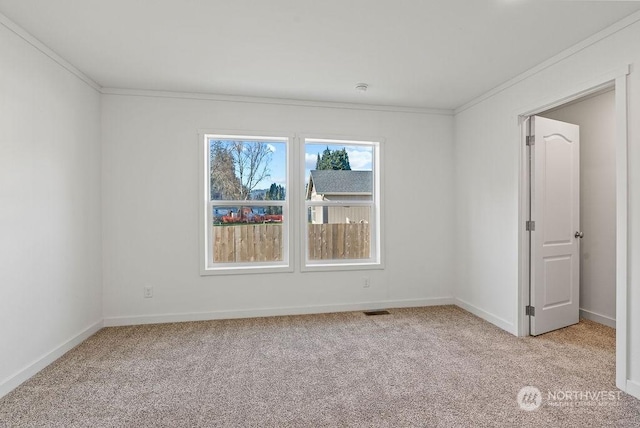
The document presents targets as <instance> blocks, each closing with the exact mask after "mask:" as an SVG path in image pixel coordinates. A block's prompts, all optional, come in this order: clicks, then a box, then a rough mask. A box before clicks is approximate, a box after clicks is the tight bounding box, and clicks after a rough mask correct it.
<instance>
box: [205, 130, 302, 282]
mask: <svg viewBox="0 0 640 428" xmlns="http://www.w3.org/2000/svg"><path fill="white" fill-rule="evenodd" d="M198 135H199V138H198V146H199V150H198V151H199V153H200V162H199V163H200V173H199V177H200V179H199V182H200V195H201V197H200V198H199V199H200V208H199V212H200V228H199V231H200V274H201V275H203V276H205V275H230V274H249V273H254V274H261V273H276V272H293V263H292V262H291V254H292V253H293V251H292V249H293V248H294V247H293V244H292V233H291V230H292V227H291V224H292V221H291V219H292V216H291V210H290V200H291V195H292V194H293V192H294V191H295V189H292V188H291V177H292V174H291V163H292V162H291V159H292V157H291V154H292V146H293V141H294V138H292V137H291V136H286V135H287V134H285V133H278V134H274V133H267V132H233V131H223V132H221V131H212V130H201V131H200V132H199V134H198ZM212 138H215V139H221V140H248V141H264V142H278V143H282V142H284V143H285V146H286V167H285V169H286V174H287V178H286V185H285V189H286V195H285V200H284V201H253V200H248V201H241V200H235V201H234V200H217V201H212V200H211V192H210V185H211V180H210V177H209V172H210V169H209V168H210V166H209V160H210V159H209V150H210V148H209V140H210V139H212ZM214 206H216V207H238V206H253V207H258V206H261V207H267V206H281V207H282V245H283V248H282V255H283V259H282V261H277V262H236V263H214V262H213V255H212V253H211V251H212V249H213V247H212V245H213V237H212V224H213V217H212V216H213V214H212V212H213V207H214Z"/></svg>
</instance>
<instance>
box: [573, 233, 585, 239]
mask: <svg viewBox="0 0 640 428" xmlns="http://www.w3.org/2000/svg"><path fill="white" fill-rule="evenodd" d="M573 236H575V237H576V238H582V237H583V236H584V233H583V232H576V233H575V235H573Z"/></svg>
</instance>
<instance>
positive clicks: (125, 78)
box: [0, 0, 640, 109]
mask: <svg viewBox="0 0 640 428" xmlns="http://www.w3.org/2000/svg"><path fill="white" fill-rule="evenodd" d="M638 10H640V2H638V1H610V0H609V1H593V0H591V1H575V0H564V1H563V0H557V1H554V0H546V1H545V0H430V1H427V0H375V1H372V0H322V1H317V0H269V1H260V0H0V13H2V14H4V15H6V16H7V17H8V18H9V19H11V20H12V21H14V22H15V23H16V24H18V25H19V26H21V27H22V28H24V29H25V30H26V31H27V32H29V33H31V35H33V36H34V37H36V38H37V39H38V40H40V41H41V42H42V43H44V44H45V45H46V46H48V47H49V48H51V49H52V50H53V51H54V52H56V53H57V54H58V55H60V56H61V57H63V58H64V59H66V60H67V61H69V62H70V63H71V64H73V65H74V66H75V67H77V68H78V69H80V70H81V71H82V72H84V73H85V74H86V75H88V76H89V77H91V78H92V79H93V80H95V81H96V82H97V83H98V84H99V85H101V86H103V87H109V88H129V89H147V90H162V91H178V92H194V93H210V94H225V95H246V96H258V97H275V98H289V99H300V100H317V101H333V102H350V103H364V104H378V105H394V106H409V107H428V108H444V109H452V108H455V107H458V106H460V105H462V104H464V103H466V102H468V101H470V100H471V99H473V98H475V97H477V96H479V95H481V94H483V93H484V92H486V91H488V90H490V89H492V88H494V87H496V86H498V85H499V84H501V83H503V82H505V81H507V80H509V79H510V78H512V77H515V76H517V75H518V74H520V73H522V72H524V71H526V70H527V69H529V68H531V67H532V66H535V65H537V64H539V63H541V62H543V61H544V60H546V59H548V58H550V57H552V56H554V55H555V54H557V53H559V52H561V51H562V50H564V49H566V48H568V47H570V46H572V45H574V44H576V43H578V42H580V41H582V40H584V39H585V38H587V37H589V36H590V35H592V34H594V33H596V32H598V31H600V30H602V29H604V28H606V27H608V26H609V25H611V24H613V23H615V22H616V21H619V20H620V19H622V18H624V17H626V16H628V15H630V14H632V13H634V12H636V11H638ZM359 82H366V83H368V84H369V90H368V91H367V92H366V93H362V92H358V91H356V90H355V89H354V88H355V85H356V83H359Z"/></svg>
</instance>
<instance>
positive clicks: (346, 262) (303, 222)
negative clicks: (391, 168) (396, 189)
mask: <svg viewBox="0 0 640 428" xmlns="http://www.w3.org/2000/svg"><path fill="white" fill-rule="evenodd" d="M299 140H300V142H299V145H300V157H299V162H300V174H299V177H300V182H301V183H306V181H307V179H308V177H306V174H305V153H306V145H307V143H310V144H318V145H319V146H322V145H323V144H324V145H345V146H366V147H372V148H373V159H372V171H373V201H357V200H354V201H350V202H348V205H349V206H370V207H372V210H371V211H372V213H373V218H372V219H371V221H370V222H369V224H370V230H371V249H370V254H371V257H370V258H368V259H333V260H322V261H315V260H314V261H310V260H309V243H308V242H307V239H308V232H307V223H308V209H309V207H312V206H344V205H345V204H346V202H345V201H307V200H306V196H304V195H302V194H301V195H300V200H301V202H300V204H299V206H300V211H301V216H300V218H299V222H300V228H299V231H298V233H299V235H300V247H301V248H300V265H301V266H300V270H301V271H302V272H317V271H339V270H375V269H384V254H383V248H384V247H383V242H384V233H383V232H384V230H383V229H384V228H383V224H384V219H383V210H382V207H383V206H384V205H383V194H384V192H383V181H382V173H383V171H382V161H381V158H382V152H383V147H384V140H383V139H381V138H358V137H330V138H329V137H327V136H319V135H302V136H300V138H299ZM300 187H301V190H300V192H302V191H303V190H304V184H303V185H302V186H300Z"/></svg>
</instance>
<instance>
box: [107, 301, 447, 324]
mask: <svg viewBox="0 0 640 428" xmlns="http://www.w3.org/2000/svg"><path fill="white" fill-rule="evenodd" d="M453 304H455V301H454V299H453V297H436V298H430V299H407V300H386V301H378V302H360V303H350V304H335V305H318V306H301V307H281V308H264V309H245V310H224V311H214V312H190V313H178V314H157V315H140V316H129V317H107V318H105V319H104V326H105V327H116V326H125V325H140V324H161V323H169V322H185V321H209V320H217V319H234V318H259V317H272V316H282V315H306V314H322V313H331V312H350V311H364V310H373V309H390V308H413V307H420V306H438V305H453Z"/></svg>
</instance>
